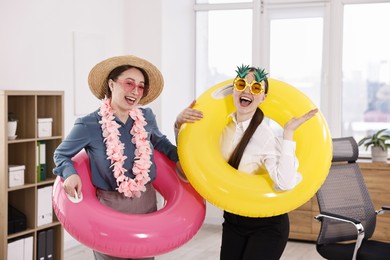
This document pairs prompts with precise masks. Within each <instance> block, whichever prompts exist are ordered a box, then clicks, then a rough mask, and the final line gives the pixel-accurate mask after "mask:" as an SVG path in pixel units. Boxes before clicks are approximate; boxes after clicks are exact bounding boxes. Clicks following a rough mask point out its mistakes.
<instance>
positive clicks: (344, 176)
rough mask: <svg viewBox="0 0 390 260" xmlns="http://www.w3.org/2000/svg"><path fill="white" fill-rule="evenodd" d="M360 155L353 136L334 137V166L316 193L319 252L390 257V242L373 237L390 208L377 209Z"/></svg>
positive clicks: (345, 256) (341, 256) (340, 256)
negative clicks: (378, 224) (363, 174)
mask: <svg viewBox="0 0 390 260" xmlns="http://www.w3.org/2000/svg"><path fill="white" fill-rule="evenodd" d="M358 155H359V149H358V145H357V143H356V141H355V139H354V138H353V137H343V138H334V139H333V159H332V165H331V167H330V170H329V174H328V177H327V178H326V180H325V182H324V184H323V185H322V186H321V188H320V189H319V190H318V192H317V193H316V197H317V200H318V205H319V208H320V214H319V215H317V216H316V217H315V219H316V220H318V221H319V222H321V229H320V233H319V235H318V239H317V242H316V247H317V252H318V253H319V254H320V255H321V256H322V257H324V258H326V259H332V260H335V259H353V260H355V259H358V260H362V259H370V260H371V259H387V260H389V259H390V243H384V242H380V241H374V240H370V238H371V236H372V234H373V233H374V231H375V225H376V216H377V215H379V214H382V213H384V212H390V207H388V206H387V207H382V208H381V209H380V210H378V211H375V209H374V204H373V202H372V200H371V197H370V194H369V193H368V190H367V187H366V185H365V182H364V179H363V176H362V174H361V171H360V168H359V165H358V164H357V163H356V160H357V158H358ZM389 174H390V173H389ZM389 177H390V176H389ZM389 204H390V202H389Z"/></svg>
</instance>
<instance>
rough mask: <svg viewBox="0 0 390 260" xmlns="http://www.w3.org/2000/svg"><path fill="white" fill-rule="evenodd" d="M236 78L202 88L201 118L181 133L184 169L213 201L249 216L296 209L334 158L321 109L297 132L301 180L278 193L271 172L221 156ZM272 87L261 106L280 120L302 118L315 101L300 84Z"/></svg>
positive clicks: (272, 83) (322, 178)
mask: <svg viewBox="0 0 390 260" xmlns="http://www.w3.org/2000/svg"><path fill="white" fill-rule="evenodd" d="M232 81H233V80H227V81H224V82H221V83H219V84H217V85H216V86H214V87H212V88H210V89H209V90H207V91H206V92H204V93H203V94H202V95H201V96H200V97H199V99H197V101H196V105H195V107H194V108H195V109H198V110H200V111H202V112H203V116H204V117H203V119H202V120H200V121H197V122H195V123H192V124H184V125H183V126H182V128H181V129H180V133H179V138H178V153H179V158H180V162H181V165H182V167H183V170H184V172H185V174H186V176H187V178H188V180H189V181H190V183H191V185H192V186H193V187H194V188H195V189H196V191H197V192H198V193H199V194H200V195H201V196H202V197H204V198H205V199H206V200H207V201H209V202H210V203H211V204H213V205H215V206H217V207H219V208H221V209H224V210H226V211H228V212H231V213H235V214H238V215H241V216H248V217H269V216H275V215H279V214H283V213H286V212H289V211H292V210H294V209H296V208H298V207H299V206H301V205H303V204H304V203H305V202H307V201H308V200H309V199H310V198H311V197H313V196H314V195H315V193H316V192H317V190H318V189H319V188H320V186H321V185H322V183H323V182H324V181H325V179H326V177H327V174H328V171H329V168H330V164H331V158H332V139H331V136H330V133H329V129H328V126H327V123H326V121H325V119H324V118H323V116H322V114H321V112H318V113H317V115H316V116H314V117H313V118H311V119H310V120H309V121H307V122H306V123H304V124H303V125H301V126H300V127H299V128H298V129H297V130H296V131H295V133H294V140H295V141H296V143H297V148H296V155H297V158H298V160H299V168H298V171H299V172H300V173H301V174H302V176H303V180H302V181H301V182H300V183H299V184H298V185H297V186H296V187H295V188H294V189H293V190H290V191H281V192H278V191H276V190H274V189H273V186H272V185H273V182H272V180H271V178H269V175H268V173H265V174H256V175H249V174H246V173H243V172H240V171H238V170H236V169H234V168H233V167H231V166H230V165H229V164H228V163H227V162H226V161H225V160H224V159H223V157H222V154H221V151H220V145H219V141H220V136H221V133H222V130H223V128H224V126H225V125H226V124H227V116H228V115H229V114H230V113H232V112H233V111H234V109H235V107H234V104H233V99H232V95H231V91H232ZM268 82H269V92H268V95H267V98H266V100H265V101H264V102H263V104H261V105H260V108H261V109H262V110H263V112H264V114H265V116H266V117H268V118H271V119H272V120H274V121H275V122H277V123H278V124H279V125H281V126H284V124H285V123H286V122H287V121H288V120H290V119H291V118H292V117H299V116H301V115H303V114H304V113H306V112H308V111H309V110H310V109H313V108H315V107H316V106H315V105H314V104H313V103H312V101H310V99H309V98H307V97H306V96H305V95H304V94H303V93H301V92H300V91H299V90H297V89H296V88H294V87H292V86H291V85H289V84H287V83H284V82H282V81H279V80H276V79H271V78H270V79H268Z"/></svg>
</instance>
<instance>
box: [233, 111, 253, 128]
mask: <svg viewBox="0 0 390 260" xmlns="http://www.w3.org/2000/svg"><path fill="white" fill-rule="evenodd" d="M228 117H229V118H230V119H231V120H232V121H233V122H234V123H235V124H236V127H242V129H243V130H244V131H246V129H247V128H248V127H249V124H250V123H251V120H252V117H251V118H249V119H247V120H245V121H242V122H239V123H237V112H233V113H231V114H230V115H228Z"/></svg>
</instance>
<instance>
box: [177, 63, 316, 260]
mask: <svg viewBox="0 0 390 260" xmlns="http://www.w3.org/2000/svg"><path fill="white" fill-rule="evenodd" d="M236 72H237V76H236V77H235V79H234V81H233V93H232V95H233V101H234V105H235V112H233V113H232V114H231V115H229V117H231V120H230V123H228V124H227V125H226V127H225V128H224V131H223V133H222V136H221V143H220V145H221V150H222V154H223V156H224V158H225V159H226V161H227V162H228V163H229V164H230V165H231V166H232V167H234V168H236V169H238V170H240V171H242V172H245V173H247V174H256V173H259V172H264V171H266V172H268V174H269V176H270V178H271V179H272V181H273V185H274V188H275V189H276V190H280V191H283V190H291V189H293V188H294V187H295V186H296V185H297V184H298V183H299V182H300V181H301V180H302V176H301V174H300V173H299V172H298V171H297V169H298V160H297V158H296V156H295V148H296V143H295V141H293V133H294V131H295V130H296V129H297V128H298V127H299V126H300V125H302V124H303V123H305V122H306V121H307V120H309V119H310V118H312V117H313V116H314V115H315V114H316V113H317V112H318V109H313V110H310V111H308V112H307V113H306V114H304V115H303V116H301V117H298V118H292V119H291V120H290V121H288V122H287V123H286V124H285V125H284V127H283V128H284V129H283V137H282V138H279V137H277V136H276V135H275V134H274V133H273V130H272V129H271V128H270V127H269V126H268V125H267V124H266V123H265V122H264V120H263V119H264V113H263V112H262V110H261V109H260V108H259V105H260V104H261V103H263V102H264V100H265V99H266V98H267V92H268V88H269V86H268V80H267V73H265V71H264V69H259V68H254V67H249V66H244V65H242V66H240V67H238V68H237V70H236ZM271 87H272V86H271ZM193 105H194V104H191V105H190V106H189V107H188V108H186V109H185V110H183V112H182V113H180V114H179V115H178V117H177V120H176V124H175V125H176V128H180V126H181V124H182V123H184V122H195V121H197V120H200V119H201V118H202V117H203V114H202V112H201V111H198V110H196V109H193V108H192V107H193ZM243 192H245V191H243ZM223 217H224V222H223V225H222V227H223V228H222V244H221V253H220V260H258V259H266V260H273V259H279V258H280V257H281V255H282V253H283V251H284V249H285V246H286V244H287V240H288V235H289V227H290V224H289V219H288V214H287V213H285V214H282V215H277V216H272V217H246V216H240V215H237V214H234V213H230V212H227V211H224V214H223Z"/></svg>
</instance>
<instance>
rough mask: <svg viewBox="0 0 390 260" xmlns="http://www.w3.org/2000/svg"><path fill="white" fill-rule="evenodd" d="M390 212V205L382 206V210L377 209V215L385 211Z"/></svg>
mask: <svg viewBox="0 0 390 260" xmlns="http://www.w3.org/2000/svg"><path fill="white" fill-rule="evenodd" d="M389 212H390V206H382V208H381V209H380V210H377V211H376V214H377V215H381V214H383V213H389Z"/></svg>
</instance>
